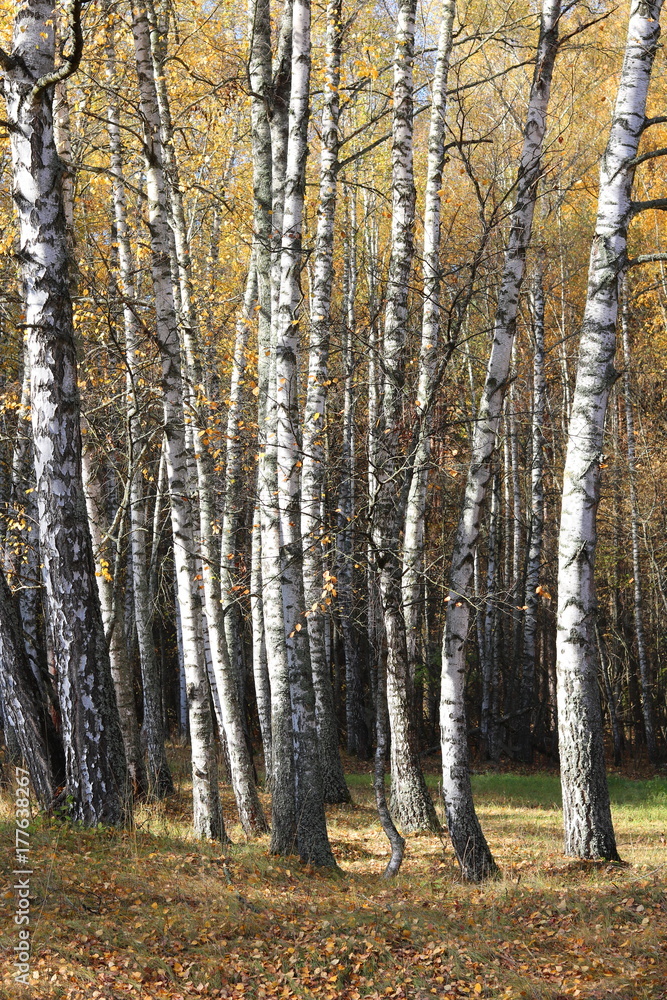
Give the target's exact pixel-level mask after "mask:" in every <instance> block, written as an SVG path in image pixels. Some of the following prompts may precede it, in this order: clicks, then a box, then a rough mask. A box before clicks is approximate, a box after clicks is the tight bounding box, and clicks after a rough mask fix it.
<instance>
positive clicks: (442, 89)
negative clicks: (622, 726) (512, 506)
mask: <svg viewBox="0 0 667 1000" xmlns="http://www.w3.org/2000/svg"><path fill="white" fill-rule="evenodd" d="M455 11H456V2H455V0H445V2H444V3H443V5H442V21H441V23H440V34H439V37H438V52H437V57H436V63H435V76H434V79H433V93H432V97H431V123H430V130H429V140H428V167H427V175H426V194H425V205H424V259H423V268H424V311H423V316H422V341H421V351H420V356H419V385H418V388H417V400H416V404H415V405H416V407H417V411H418V413H417V419H418V420H419V430H418V434H417V446H416V448H415V454H414V457H413V459H412V470H411V472H412V476H411V479H410V488H409V492H408V499H407V503H406V509H405V529H404V541H403V581H402V594H403V613H404V616H405V630H406V639H407V649H408V660H409V674H410V685H411V687H414V680H415V670H416V667H417V664H418V662H419V646H420V643H419V632H420V621H421V619H422V611H423V598H422V593H423V558H424V555H423V554H424V522H425V517H426V497H427V492H428V474H429V458H430V452H431V428H432V424H433V403H434V399H433V396H434V391H435V388H436V377H437V371H438V346H439V340H440V327H441V310H442V306H441V301H440V285H441V266H440V212H441V200H442V194H441V191H442V177H443V170H444V166H445V114H446V110H447V80H448V77H449V61H450V56H451V50H452V37H453V27H454V15H455Z"/></svg>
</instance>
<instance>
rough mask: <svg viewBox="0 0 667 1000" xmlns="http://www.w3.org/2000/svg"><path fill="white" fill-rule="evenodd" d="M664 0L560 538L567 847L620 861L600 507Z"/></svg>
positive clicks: (609, 157)
mask: <svg viewBox="0 0 667 1000" xmlns="http://www.w3.org/2000/svg"><path fill="white" fill-rule="evenodd" d="M661 7H662V0H656V2H646V0H633V2H632V5H631V9H630V21H629V25H628V36H627V42H626V48H625V58H624V61H623V69H622V72H621V79H620V83H619V87H618V93H617V96H616V104H615V107H614V112H613V116H612V125H611V134H610V136H609V141H608V143H607V148H606V150H605V153H604V155H603V157H602V163H601V167H600V190H599V195H598V214H597V222H596V227H595V235H594V237H593V244H592V247H591V258H590V265H589V272H588V293H587V298H586V308H585V310H584V319H583V323H582V331H581V341H580V345H579V360H578V364H577V378H576V383H575V390H574V396H573V400H572V416H571V418H570V429H569V435H568V445H567V456H566V459H565V471H564V474H563V500H562V509H561V523H560V535H559V544H558V626H557V627H558V633H557V642H558V653H557V664H556V669H557V678H558V737H559V751H560V764H561V785H562V788H563V822H564V826H565V853H566V854H569V855H572V856H574V857H581V858H611V859H616V858H618V852H617V849H616V840H615V837H614V828H613V825H612V819H611V810H610V805H609V792H608V788H607V778H606V773H605V760H604V746H603V731H602V712H601V707H600V695H599V690H598V656H597V642H596V635H595V622H596V613H597V609H596V595H595V578H594V568H595V548H596V543H597V527H596V514H597V505H598V500H599V496H600V463H601V456H602V451H603V435H604V421H605V414H606V410H607V401H608V398H609V391H610V389H611V386H612V385H613V383H614V381H615V380H616V377H617V372H616V370H615V369H614V353H615V350H616V321H617V312H618V280H619V277H620V275H621V274H622V272H623V268H624V267H625V265H626V259H627V258H626V254H627V229H628V224H629V222H630V219H631V217H632V202H631V192H632V182H633V179H634V172H635V165H634V163H633V160H634V158H635V156H636V155H637V148H638V146H639V140H640V138H641V135H642V132H643V129H644V123H645V115H646V97H647V93H648V86H649V81H650V78H651V70H652V67H653V60H654V57H655V52H656V49H657V44H658V38H659V35H660V24H659V18H660V12H661Z"/></svg>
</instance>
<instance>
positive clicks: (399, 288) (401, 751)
mask: <svg viewBox="0 0 667 1000" xmlns="http://www.w3.org/2000/svg"><path fill="white" fill-rule="evenodd" d="M415 6H416V4H415V0H400V3H399V5H398V13H397V23H396V38H395V50H394V51H395V55H394V85H393V109H394V110H393V145H392V223H391V259H390V263H389V276H388V281H387V304H386V311H385V323H384V341H383V351H382V363H383V368H384V380H383V398H382V413H381V418H380V419H381V424H380V427H379V428H378V430H379V433H378V434H377V438H376V443H377V470H376V476H377V493H376V496H375V498H374V500H373V508H372V538H373V544H374V546H375V550H376V562H377V566H378V569H379V580H380V594H381V601H382V610H383V615H384V626H385V632H386V636H387V707H388V710H389V725H390V730H391V809H392V814H393V816H394V819H395V821H396V822H397V823H398V825H399V826H400V827H401V828H402V829H403V830H408V831H409V830H423V829H430V830H438V829H439V823H438V819H437V816H436V813H435V808H434V806H433V802H432V800H431V796H430V794H429V792H428V789H427V788H426V782H425V781H424V776H423V774H422V770H421V765H420V763H419V754H418V749H417V734H416V731H415V727H414V723H413V720H412V713H411V711H410V695H409V666H408V652H407V645H406V635H405V620H404V618H403V607H402V595H401V573H402V567H401V558H400V552H399V544H400V543H399V538H400V533H401V529H402V527H403V524H402V511H401V479H402V474H401V472H402V470H401V443H400V431H401V425H402V416H403V386H404V381H405V358H404V353H405V341H406V336H407V320H408V286H409V280H410V272H411V268H412V259H413V253H414V247H413V229H414V216H415V186H414V176H413V155H412V143H413V125H412V114H413V81H412V67H413V50H414V34H415Z"/></svg>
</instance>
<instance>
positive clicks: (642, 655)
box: [621, 281, 658, 765]
mask: <svg viewBox="0 0 667 1000" xmlns="http://www.w3.org/2000/svg"><path fill="white" fill-rule="evenodd" d="M623 284H624V287H623V304H622V309H621V333H622V341H623V360H624V372H623V397H624V404H625V430H626V435H627V450H628V473H629V480H630V482H629V486H630V533H631V538H632V575H633V578H634V590H633V598H634V600H633V613H634V620H635V637H636V639H637V658H638V660H639V683H640V687H641V698H642V715H643V717H644V734H645V737H646V752H647V754H648V759H649V761H650V762H651V764H653V765H655V764H657V763H658V748H657V746H656V741H655V721H654V718H653V715H654V713H653V690H652V688H653V685H652V681H651V670H650V667H649V662H648V656H647V653H646V637H645V633H644V614H643V610H644V598H643V586H642V578H643V574H642V565H641V558H640V555H639V514H638V510H637V460H636V451H635V419H634V414H633V412H632V395H631V393H632V388H631V382H630V371H631V361H630V333H629V330H628V326H629V324H628V293H627V281H625V282H624V283H623Z"/></svg>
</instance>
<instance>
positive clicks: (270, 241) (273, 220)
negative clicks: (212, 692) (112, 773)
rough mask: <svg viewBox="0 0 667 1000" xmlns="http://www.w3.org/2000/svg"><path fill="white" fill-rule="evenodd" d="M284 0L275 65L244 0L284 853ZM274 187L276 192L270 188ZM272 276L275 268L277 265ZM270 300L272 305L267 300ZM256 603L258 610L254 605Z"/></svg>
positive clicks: (267, 35) (262, 488)
mask: <svg viewBox="0 0 667 1000" xmlns="http://www.w3.org/2000/svg"><path fill="white" fill-rule="evenodd" d="M291 25H292V17H291V7H290V6H289V4H288V5H287V7H286V9H285V11H284V12H283V18H282V22H281V27H280V35H279V45H278V58H277V64H278V69H277V71H276V74H275V77H274V75H273V73H272V67H271V18H270V9H269V3H268V0H250V6H249V31H250V54H249V62H248V75H249V80H250V87H251V95H252V96H251V129H252V154H253V155H252V163H253V242H254V254H255V263H256V266H257V290H258V298H259V307H260V308H259V313H258V372H257V382H258V390H259V391H258V398H257V409H258V425H259V434H258V446H259V447H258V473H257V478H258V490H257V492H258V513H259V517H258V523H259V524H260V544H258V545H257V546H256V550H257V552H258V554H259V556H260V560H261V561H260V565H259V567H258V568H257V570H256V574H257V576H258V577H259V579H258V580H257V577H256V582H257V583H258V584H260V585H261V598H262V621H263V629H264V637H265V643H264V649H265V652H266V659H267V670H268V675H269V683H270V693H271V757H270V761H268V762H267V764H270V767H271V777H270V781H269V782H268V783H269V785H270V787H271V844H270V850H271V852H272V853H274V854H290V853H292V851H293V850H294V844H295V839H296V801H295V787H294V748H293V741H292V710H291V705H290V691H289V675H288V663H287V645H286V636H285V625H284V618H283V607H282V591H281V553H280V522H279V512H278V506H277V502H276V495H277V471H276V390H275V338H274V333H275V330H276V323H275V313H276V311H277V301H275V302H274V291H275V290H276V289H277V290H279V281H278V280H277V278H276V265H275V263H273V262H272V251H274V261H275V259H278V258H279V256H280V255H279V253H278V252H277V248H276V236H275V227H277V225H278V222H279V219H282V194H281V192H282V190H283V185H284V181H283V174H284V157H281V156H280V155H278V153H276V155H274V150H273V146H274V139H275V144H276V145H277V147H278V149H279V150H282V149H285V148H286V139H285V138H284V132H285V126H286V108H287V102H288V100H289V87H290V66H291V61H290V56H289V53H290V51H291ZM276 188H277V192H276ZM278 278H279V272H278ZM274 306H275V308H274ZM256 610H259V609H258V608H257V607H256Z"/></svg>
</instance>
